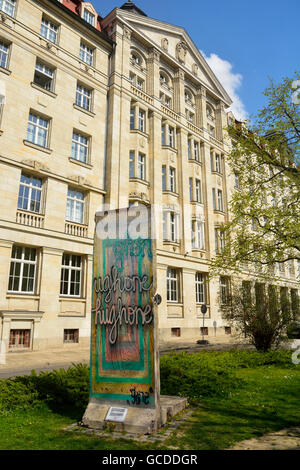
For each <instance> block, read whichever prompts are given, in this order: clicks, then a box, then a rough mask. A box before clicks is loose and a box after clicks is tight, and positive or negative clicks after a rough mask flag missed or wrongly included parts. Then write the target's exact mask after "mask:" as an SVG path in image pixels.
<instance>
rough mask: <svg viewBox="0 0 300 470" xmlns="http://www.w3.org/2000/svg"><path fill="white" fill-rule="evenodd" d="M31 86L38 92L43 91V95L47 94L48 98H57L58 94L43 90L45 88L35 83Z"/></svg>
mask: <svg viewBox="0 0 300 470" xmlns="http://www.w3.org/2000/svg"><path fill="white" fill-rule="evenodd" d="M30 85H31V86H32V88H35V89H36V90H39V91H42V92H43V93H45V94H46V95H48V96H52V98H56V97H57V94H56V93H54V92H53V91H49V90H46V89H45V88H43V87H41V86H39V85H37V84H36V83H34V82H31V83H30Z"/></svg>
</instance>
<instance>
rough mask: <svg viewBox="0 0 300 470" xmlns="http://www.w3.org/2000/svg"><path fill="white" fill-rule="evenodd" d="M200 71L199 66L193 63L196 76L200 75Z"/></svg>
mask: <svg viewBox="0 0 300 470" xmlns="http://www.w3.org/2000/svg"><path fill="white" fill-rule="evenodd" d="M198 73H199V67H198V65H197V64H193V74H194V75H196V77H198Z"/></svg>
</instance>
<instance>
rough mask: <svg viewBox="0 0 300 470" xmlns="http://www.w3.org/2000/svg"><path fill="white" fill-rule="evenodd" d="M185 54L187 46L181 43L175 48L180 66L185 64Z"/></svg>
mask: <svg viewBox="0 0 300 470" xmlns="http://www.w3.org/2000/svg"><path fill="white" fill-rule="evenodd" d="M186 53H187V45H186V43H185V42H183V41H181V42H179V43H178V44H177V46H176V58H177V60H179V62H180V63H181V64H185V58H186Z"/></svg>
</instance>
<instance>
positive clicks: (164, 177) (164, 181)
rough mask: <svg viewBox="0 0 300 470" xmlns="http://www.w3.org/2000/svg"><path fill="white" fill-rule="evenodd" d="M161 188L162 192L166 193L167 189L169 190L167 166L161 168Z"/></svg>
mask: <svg viewBox="0 0 300 470" xmlns="http://www.w3.org/2000/svg"><path fill="white" fill-rule="evenodd" d="M161 186H162V190H163V191H166V189H167V167H166V165H162V167H161Z"/></svg>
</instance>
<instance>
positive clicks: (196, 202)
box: [190, 201, 204, 206]
mask: <svg viewBox="0 0 300 470" xmlns="http://www.w3.org/2000/svg"><path fill="white" fill-rule="evenodd" d="M190 203H191V204H193V205H196V206H203V205H204V203H203V202H202V201H190Z"/></svg>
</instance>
